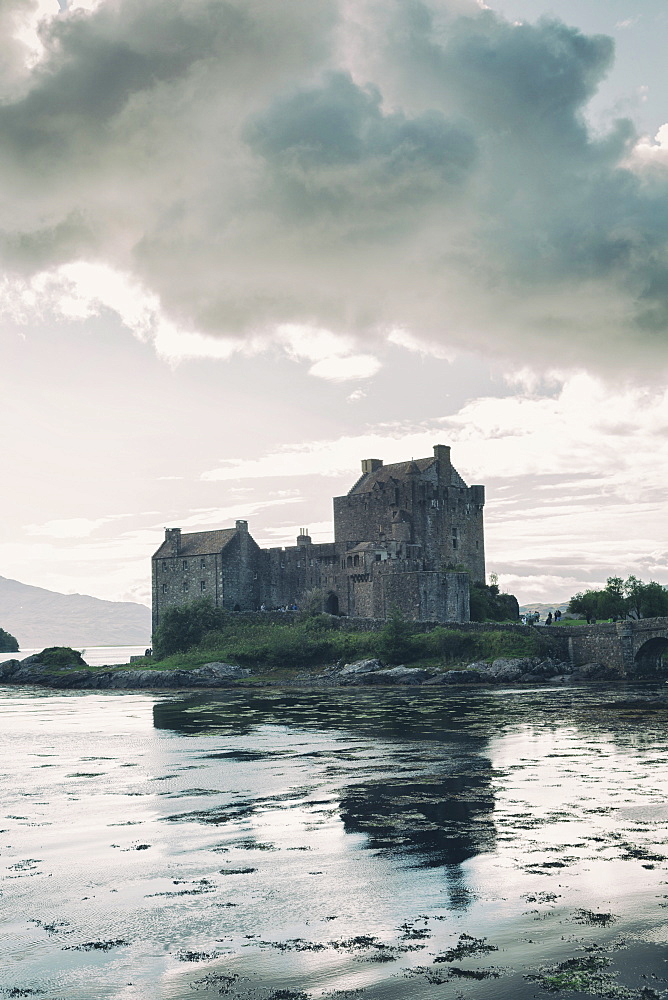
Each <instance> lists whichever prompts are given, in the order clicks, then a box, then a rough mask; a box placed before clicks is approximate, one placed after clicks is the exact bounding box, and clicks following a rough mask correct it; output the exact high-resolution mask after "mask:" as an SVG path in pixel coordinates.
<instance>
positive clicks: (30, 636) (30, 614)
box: [0, 576, 151, 655]
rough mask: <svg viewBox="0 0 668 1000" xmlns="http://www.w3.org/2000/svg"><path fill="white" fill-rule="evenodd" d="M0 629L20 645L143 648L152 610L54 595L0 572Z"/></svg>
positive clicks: (148, 634) (83, 597) (131, 604)
mask: <svg viewBox="0 0 668 1000" xmlns="http://www.w3.org/2000/svg"><path fill="white" fill-rule="evenodd" d="M0 628H4V629H5V631H7V632H10V633H11V634H12V635H14V636H16V638H17V639H18V642H19V646H20V647H21V649H30V648H32V647H35V646H41V647H44V646H73V647H80V646H141V645H146V646H148V645H149V644H150V639H151V612H150V610H149V609H148V608H147V607H146V606H145V605H144V604H133V603H131V602H130V601H101V600H99V599H98V598H97V597H86V596H85V595H84V594H58V593H56V592H55V591H53V590H43V589H42V588H41V587H30V586H28V584H26V583H19V582H18V580H8V579H6V578H5V577H4V576H0ZM3 655H4V654H3Z"/></svg>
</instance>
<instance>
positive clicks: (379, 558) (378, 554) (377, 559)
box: [376, 552, 381, 562]
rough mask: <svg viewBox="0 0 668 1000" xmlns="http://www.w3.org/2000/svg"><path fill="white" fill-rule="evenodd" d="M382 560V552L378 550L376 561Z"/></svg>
mask: <svg viewBox="0 0 668 1000" xmlns="http://www.w3.org/2000/svg"><path fill="white" fill-rule="evenodd" d="M380 560H381V555H380V552H376V562H380Z"/></svg>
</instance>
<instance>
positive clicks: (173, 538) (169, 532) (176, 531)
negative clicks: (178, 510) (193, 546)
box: [165, 528, 181, 556]
mask: <svg viewBox="0 0 668 1000" xmlns="http://www.w3.org/2000/svg"><path fill="white" fill-rule="evenodd" d="M165 541H166V542H169V544H170V546H171V550H172V555H175V556H178V554H179V552H180V551H181V529H180V528H165Z"/></svg>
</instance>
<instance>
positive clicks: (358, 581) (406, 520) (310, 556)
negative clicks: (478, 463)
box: [152, 444, 485, 630]
mask: <svg viewBox="0 0 668 1000" xmlns="http://www.w3.org/2000/svg"><path fill="white" fill-rule="evenodd" d="M484 503H485V488H484V486H467V485H466V483H465V482H464V480H463V479H462V478H461V476H460V475H459V473H458V472H457V470H456V469H455V468H454V466H453V465H452V463H451V461H450V448H449V447H447V446H446V445H441V444H439V445H436V446H435V447H434V454H433V457H431V458H418V459H416V460H412V459H411V461H410V462H399V463H396V464H394V465H383V462H382V461H381V460H380V459H376V458H368V459H364V460H363V461H362V475H361V477H360V478H359V479H358V480H357V482H356V483H355V485H354V486H353V487H352V489H351V490H350V491H349V492H348V493H347V494H346V495H345V496H342V497H335V498H334V541H333V542H324V543H315V544H314V543H313V542H312V541H311V538H310V536H309V535H308V532H307V531H306V530H305V529H302V531H301V533H300V535H299V537H298V538H297V544H296V545H294V546H291V547H289V548H272V549H261V548H260V547H259V545H257V543H256V542H255V541H254V540H253V538H252V537H251V535H250V533H249V531H248V522H247V521H237V522H236V526H235V527H234V528H223V529H221V530H217V531H194V532H188V533H187V534H186V533H184V532H182V531H181V529H180V528H167V529H166V530H165V540H164V542H163V543H162V545H161V546H160V548H159V549H158V551H157V552H156V553H155V555H154V556H153V574H152V579H153V629H154V630H155V629H156V628H157V626H158V625H159V623H160V619H161V615H162V614H163V612H164V610H165V609H166V608H168V607H170V606H173V605H183V604H187V603H189V602H191V601H193V600H196V599H198V598H201V597H208V598H210V599H211V600H212V601H213V603H214V604H215V605H216V606H219V607H223V608H227V609H228V610H230V611H233V610H236V611H247V610H257V609H259V608H261V607H263V606H265V607H267V608H274V607H282V606H288V607H291V606H293V605H294V604H295V603H296V604H299V600H300V597H301V595H303V594H304V593H305V592H306V591H309V590H320V591H322V594H323V609H324V610H325V611H327V612H329V613H330V614H344V615H350V616H355V617H361V618H386V617H387V616H388V615H389V614H390V612H391V611H392V609H393V608H398V609H399V610H400V611H401V612H402V613H403V614H404V615H405V617H406V618H408V619H411V620H414V621H442V622H463V621H468V620H469V582H470V581H472V582H474V583H475V582H481V583H484V581H485V548H484V537H483V506H484Z"/></svg>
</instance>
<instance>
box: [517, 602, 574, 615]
mask: <svg viewBox="0 0 668 1000" xmlns="http://www.w3.org/2000/svg"><path fill="white" fill-rule="evenodd" d="M568 603H569V602H568V601H562V602H561V604H559V603H556V604H523V605H522V606H521V607H520V614H521V615H524V614H526V613H527V612H528V611H540V613H541V616H542V615H546V614H547V613H548V612H549V611H551V612H552V614H554V612H555V611H556V610H557V608H559V610H560V611H561V613H562V614H563V613H564V611H568Z"/></svg>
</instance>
